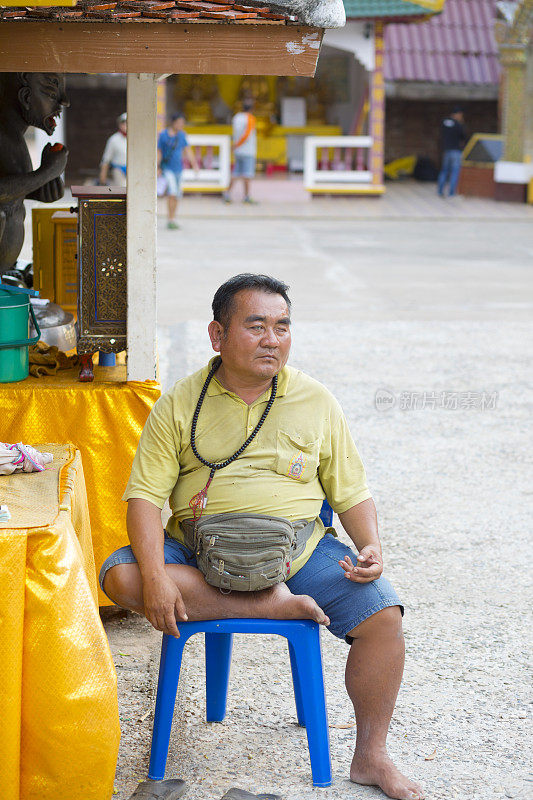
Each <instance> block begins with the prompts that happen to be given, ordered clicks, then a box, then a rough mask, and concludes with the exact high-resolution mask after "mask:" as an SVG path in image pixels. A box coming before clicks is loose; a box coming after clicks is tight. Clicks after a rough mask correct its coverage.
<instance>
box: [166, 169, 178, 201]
mask: <svg viewBox="0 0 533 800" xmlns="http://www.w3.org/2000/svg"><path fill="white" fill-rule="evenodd" d="M182 174H183V173H182V172H174V170H172V169H164V170H163V175H164V176H165V180H166V182H167V189H166V194H167V195H170V196H171V197H181V196H182V194H183V190H182V188H181V176H182Z"/></svg>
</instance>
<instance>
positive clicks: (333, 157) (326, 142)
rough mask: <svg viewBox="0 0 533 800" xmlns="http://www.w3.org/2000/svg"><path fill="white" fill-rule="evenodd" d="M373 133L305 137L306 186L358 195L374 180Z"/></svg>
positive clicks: (323, 190)
mask: <svg viewBox="0 0 533 800" xmlns="http://www.w3.org/2000/svg"><path fill="white" fill-rule="evenodd" d="M371 148H372V137H371V136H306V138H305V145H304V187H305V188H306V189H307V190H308V191H309V192H343V193H346V194H350V193H353V194H357V193H361V192H362V191H364V189H365V186H370V185H371V183H372V172H371V170H370V163H369V162H370V154H371Z"/></svg>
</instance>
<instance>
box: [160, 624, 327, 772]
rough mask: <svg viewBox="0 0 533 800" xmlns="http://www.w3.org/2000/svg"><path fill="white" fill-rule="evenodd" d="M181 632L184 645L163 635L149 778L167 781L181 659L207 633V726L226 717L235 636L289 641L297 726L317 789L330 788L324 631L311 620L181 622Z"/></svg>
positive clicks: (179, 627)
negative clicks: (194, 639) (197, 636)
mask: <svg viewBox="0 0 533 800" xmlns="http://www.w3.org/2000/svg"><path fill="white" fill-rule="evenodd" d="M178 629H179V632H180V637H179V639H177V638H175V637H174V636H167V634H164V635H163V644H162V647H161V662H160V665H159V681H158V684H157V699H156V704H155V717H154V727H153V732H152V748H151V752H150V767H149V771H148V777H149V778H151V779H152V780H162V779H163V778H164V776H165V766H166V762H167V754H168V744H169V739H170V729H171V726H172V717H173V715H174V704H175V702H176V692H177V689H178V680H179V675H180V667H181V658H182V653H183V648H184V646H185V643H186V641H187V639H188V638H189V637H190V636H192V635H193V634H195V633H205V672H206V701H207V702H206V705H207V721H208V722H222V720H223V719H224V717H225V715H226V699H227V694H228V680H229V670H230V663H231V650H232V645H233V634H234V633H276V634H278V635H279V636H284V637H285V638H286V639H287V641H288V644H289V658H290V662H291V670H292V682H293V685H294V699H295V702H296V714H297V716H298V724H299V725H302V726H305V727H306V729H307V741H308V744H309V757H310V759H311V772H312V774H313V784H314V785H315V786H329V785H330V784H331V758H330V753H329V729H328V718H327V712H326V695H325V691H324V678H323V674H322V654H321V650H320V630H319V625H318V624H317V623H316V622H313V621H312V620H275V619H217V620H210V621H203V622H180V623H179V624H178Z"/></svg>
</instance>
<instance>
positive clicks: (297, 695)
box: [288, 642, 305, 728]
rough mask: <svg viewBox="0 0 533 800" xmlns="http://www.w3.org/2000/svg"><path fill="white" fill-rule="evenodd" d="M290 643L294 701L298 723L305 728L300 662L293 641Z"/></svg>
mask: <svg viewBox="0 0 533 800" xmlns="http://www.w3.org/2000/svg"><path fill="white" fill-rule="evenodd" d="M288 645H289V658H290V660H291V672H292V685H293V687H294V702H295V703H296V716H297V717H298V725H301V726H302V728H305V716H304V707H303V705H302V687H301V685H300V675H299V674H298V662H297V660H296V656H295V654H294V647H293V646H292V644H291V642H288Z"/></svg>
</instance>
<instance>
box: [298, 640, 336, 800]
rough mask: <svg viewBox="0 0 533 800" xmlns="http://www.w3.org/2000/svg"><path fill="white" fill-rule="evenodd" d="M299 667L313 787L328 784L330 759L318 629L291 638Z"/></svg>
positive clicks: (329, 779)
mask: <svg viewBox="0 0 533 800" xmlns="http://www.w3.org/2000/svg"><path fill="white" fill-rule="evenodd" d="M291 642H292V645H293V647H294V656H295V659H296V663H297V665H298V675H299V677H300V689H301V692H302V697H301V699H302V705H303V710H304V717H305V725H306V729H307V741H308V744H309V757H310V759H311V772H312V773H313V785H314V786H329V785H330V784H331V758H330V753H329V729H328V717H327V711H326V693H325V691H324V678H323V673H322V654H321V652H320V633H319V629H318V626H317V627H316V628H312V629H308V630H306V631H304V632H301V631H300V632H298V634H297V635H295V636H292V637H291Z"/></svg>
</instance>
